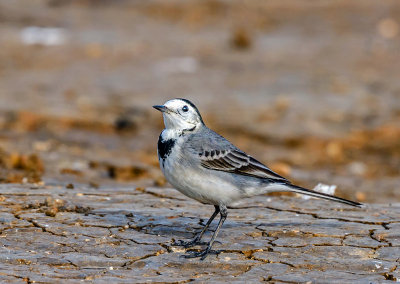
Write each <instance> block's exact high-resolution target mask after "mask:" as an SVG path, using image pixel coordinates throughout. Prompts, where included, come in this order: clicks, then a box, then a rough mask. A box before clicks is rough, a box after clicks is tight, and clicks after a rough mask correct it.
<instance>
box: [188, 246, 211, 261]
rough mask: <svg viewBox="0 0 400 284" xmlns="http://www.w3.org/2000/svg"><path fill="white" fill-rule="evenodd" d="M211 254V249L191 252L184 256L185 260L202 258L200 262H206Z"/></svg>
mask: <svg viewBox="0 0 400 284" xmlns="http://www.w3.org/2000/svg"><path fill="white" fill-rule="evenodd" d="M209 253H210V248H206V249H205V250H202V251H195V252H190V253H189V254H185V255H183V257H184V258H196V257H200V260H204V259H205V258H206V257H207V256H208V254H209Z"/></svg>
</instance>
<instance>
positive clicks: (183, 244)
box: [171, 239, 207, 248]
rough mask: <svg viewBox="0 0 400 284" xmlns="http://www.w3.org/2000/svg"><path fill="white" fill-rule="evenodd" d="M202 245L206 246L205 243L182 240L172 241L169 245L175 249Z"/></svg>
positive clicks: (196, 240)
mask: <svg viewBox="0 0 400 284" xmlns="http://www.w3.org/2000/svg"><path fill="white" fill-rule="evenodd" d="M204 244H207V243H204V242H200V241H199V240H198V239H194V240H191V241H182V240H178V241H174V242H173V243H172V244H171V245H172V246H175V247H184V248H190V247H194V246H197V245H204Z"/></svg>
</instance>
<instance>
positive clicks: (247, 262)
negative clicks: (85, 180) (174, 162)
mask: <svg viewBox="0 0 400 284" xmlns="http://www.w3.org/2000/svg"><path fill="white" fill-rule="evenodd" d="M70 187H71V186H70ZM1 191H2V193H3V194H2V201H1V213H0V220H1V224H2V225H1V234H0V244H1V253H0V280H1V281H10V282H11V281H14V282H17V283H18V282H26V283H34V282H45V283H50V282H52V283H54V281H65V280H68V281H69V282H80V281H81V280H94V281H95V282H96V283H110V282H114V283H115V282H118V283H121V282H122V283H123V282H127V283H132V282H149V281H152V282H163V283H165V282H171V283H184V282H191V281H206V280H212V281H213V282H218V281H220V282H227V281H229V282H234V281H262V280H273V281H276V282H277V283H279V282H308V281H312V282H314V283H326V282H331V283H332V282H337V283H343V282H347V281H351V282H352V283H358V282H359V283H367V282H368V283H371V282H372V283H382V282H384V281H388V283H392V281H400V259H399V257H400V204H398V203H397V204H392V205H387V206H378V205H369V206H367V208H364V209H353V208H349V207H345V206H342V205H337V204H334V203H326V202H324V201H319V200H314V199H313V200H307V201H305V200H302V199H300V198H297V197H292V198H289V197H285V198H284V197H280V198H276V197H264V196H260V197H257V198H253V199H249V200H246V202H245V203H243V204H241V205H238V206H237V208H236V209H230V210H229V216H228V220H227V222H226V223H225V226H224V227H223V229H222V231H221V233H220V235H219V238H218V240H219V242H217V243H216V245H215V249H216V251H217V252H218V254H213V255H210V256H209V257H208V258H207V259H206V260H204V261H200V260H198V259H190V260H189V259H185V258H183V257H182V255H183V254H185V250H184V249H181V248H175V247H172V246H171V242H172V240H173V239H189V238H192V237H193V236H194V234H195V232H197V231H198V230H199V229H200V228H201V224H203V223H204V222H205V221H206V219H207V218H208V216H209V215H210V214H211V212H212V209H213V208H211V207H209V206H204V205H201V204H198V203H196V202H195V201H191V200H189V199H187V198H186V197H184V196H182V195H181V194H179V193H178V192H176V191H175V190H173V189H157V188H147V189H144V188H134V187H131V186H127V187H126V188H119V189H113V188H98V189H95V188H88V187H81V186H75V188H73V189H72V188H63V187H59V186H52V185H49V186H28V185H26V186H11V185H3V186H1ZM208 237H209V235H206V238H208ZM194 249H198V248H194Z"/></svg>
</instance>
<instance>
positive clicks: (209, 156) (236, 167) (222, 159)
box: [199, 149, 289, 182]
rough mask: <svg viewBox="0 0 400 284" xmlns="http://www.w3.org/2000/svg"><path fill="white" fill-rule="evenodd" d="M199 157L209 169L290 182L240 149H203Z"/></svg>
mask: <svg viewBox="0 0 400 284" xmlns="http://www.w3.org/2000/svg"><path fill="white" fill-rule="evenodd" d="M199 157H200V159H201V165H202V166H203V167H205V168H207V169H211V170H216V171H225V172H230V173H235V174H239V175H246V176H253V177H257V178H267V179H274V180H281V181H283V182H289V181H288V180H287V179H285V178H284V177H282V176H280V175H278V174H277V173H275V172H273V171H271V170H270V169H269V168H268V167H267V166H265V165H263V164H262V163H261V162H259V161H257V160H256V159H254V158H253V157H251V156H249V155H247V154H246V153H244V152H242V151H240V150H236V149H229V150H210V151H203V152H201V153H199Z"/></svg>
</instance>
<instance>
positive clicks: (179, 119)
mask: <svg viewBox="0 0 400 284" xmlns="http://www.w3.org/2000/svg"><path fill="white" fill-rule="evenodd" d="M153 107H154V108H155V109H157V110H159V111H161V112H162V114H163V118H164V124H165V128H167V129H176V130H188V129H195V128H197V127H198V126H200V125H203V124H204V122H203V119H202V118H201V115H200V112H199V110H198V109H197V107H196V106H195V105H194V104H193V103H192V102H190V101H189V100H186V99H173V100H169V101H167V102H166V103H165V104H163V105H156V106H153Z"/></svg>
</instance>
